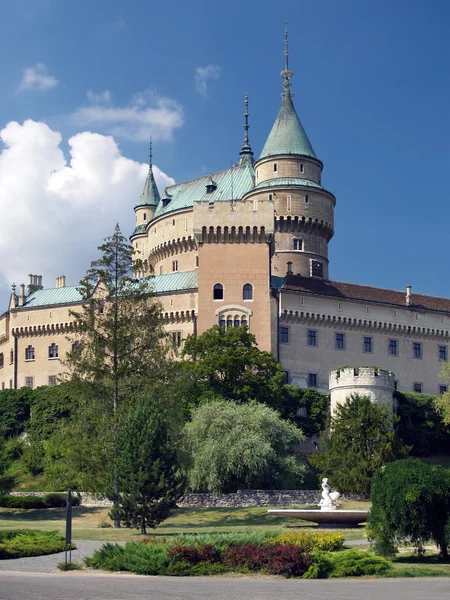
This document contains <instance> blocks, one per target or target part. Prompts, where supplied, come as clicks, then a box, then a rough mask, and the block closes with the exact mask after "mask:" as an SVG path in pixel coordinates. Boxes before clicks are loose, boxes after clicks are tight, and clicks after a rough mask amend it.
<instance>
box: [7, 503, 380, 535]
mask: <svg viewBox="0 0 450 600" xmlns="http://www.w3.org/2000/svg"><path fill="white" fill-rule="evenodd" d="M369 506H370V505H369V503H368V502H343V503H342V508H349V509H350V508H367V507H369ZM272 508H276V507H272ZM278 508H279V507H278ZM105 523H109V524H110V523H111V521H110V520H109V518H108V509H102V508H88V507H83V506H79V507H74V508H73V538H74V539H79V540H105V541H123V540H139V539H140V538H141V536H140V534H139V533H138V532H137V530H135V529H125V528H121V529H114V528H112V527H99V525H100V524H105ZM281 527H288V528H296V527H302V528H303V527H306V528H308V527H311V524H310V523H308V522H306V521H301V520H297V519H288V518H286V517H281V516H278V515H269V514H267V508H260V507H257V508H199V509H190V508H180V509H177V510H175V511H174V513H173V515H172V516H171V517H170V518H169V519H167V520H166V521H164V522H163V523H161V525H159V526H158V527H157V528H156V529H155V530H153V531H151V530H150V531H149V533H151V534H152V535H157V536H170V535H174V534H179V533H199V532H212V531H214V532H219V531H222V532H224V531H242V530H246V529H279V528H281ZM17 528H20V529H23V528H25V529H26V528H30V529H42V530H47V531H59V532H61V533H63V532H64V531H65V509H64V508H48V509H39V510H37V509H36V510H18V509H8V508H0V529H17ZM342 531H343V532H344V534H345V537H346V539H364V538H365V537H366V535H365V528H364V527H360V528H358V529H343V530H342Z"/></svg>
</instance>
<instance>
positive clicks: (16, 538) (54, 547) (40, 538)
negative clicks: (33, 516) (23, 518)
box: [0, 529, 75, 559]
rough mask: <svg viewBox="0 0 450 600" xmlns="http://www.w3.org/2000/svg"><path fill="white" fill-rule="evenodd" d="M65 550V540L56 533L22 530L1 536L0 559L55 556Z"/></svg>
mask: <svg viewBox="0 0 450 600" xmlns="http://www.w3.org/2000/svg"><path fill="white" fill-rule="evenodd" d="M71 547H72V549H73V548H75V546H74V545H73V544H72V546H71ZM64 548H65V540H64V538H63V537H62V536H60V535H58V533H57V532H55V531H50V532H49V531H35V530H31V529H22V530H14V531H8V532H6V531H5V532H2V533H1V534H0V559H7V558H23V557H26V556H42V555H44V554H54V553H56V552H62V551H63V550H64Z"/></svg>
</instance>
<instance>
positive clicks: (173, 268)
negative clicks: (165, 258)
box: [172, 260, 178, 271]
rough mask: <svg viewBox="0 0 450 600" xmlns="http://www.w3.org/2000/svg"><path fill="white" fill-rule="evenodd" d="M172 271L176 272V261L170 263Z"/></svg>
mask: <svg viewBox="0 0 450 600" xmlns="http://www.w3.org/2000/svg"><path fill="white" fill-rule="evenodd" d="M172 271H178V261H177V260H173V261H172Z"/></svg>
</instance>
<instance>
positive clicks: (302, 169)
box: [300, 163, 305, 173]
mask: <svg viewBox="0 0 450 600" xmlns="http://www.w3.org/2000/svg"><path fill="white" fill-rule="evenodd" d="M304 171H305V167H304V165H303V163H300V173H304Z"/></svg>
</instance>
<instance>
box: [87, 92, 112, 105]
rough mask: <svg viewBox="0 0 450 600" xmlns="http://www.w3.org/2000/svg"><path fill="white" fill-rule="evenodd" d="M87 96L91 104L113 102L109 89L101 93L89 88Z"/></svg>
mask: <svg viewBox="0 0 450 600" xmlns="http://www.w3.org/2000/svg"><path fill="white" fill-rule="evenodd" d="M86 96H87V99H88V100H89V103H90V104H109V103H110V102H111V92H110V91H109V90H104V91H103V92H99V93H95V92H93V91H92V90H88V91H87V94H86Z"/></svg>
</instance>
